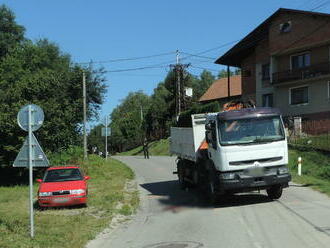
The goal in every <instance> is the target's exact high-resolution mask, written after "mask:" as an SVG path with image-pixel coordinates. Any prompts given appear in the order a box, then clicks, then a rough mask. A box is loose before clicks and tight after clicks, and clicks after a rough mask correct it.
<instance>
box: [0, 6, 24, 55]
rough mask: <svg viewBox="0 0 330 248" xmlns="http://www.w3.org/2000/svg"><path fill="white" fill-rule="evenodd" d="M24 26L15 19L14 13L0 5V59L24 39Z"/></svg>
mask: <svg viewBox="0 0 330 248" xmlns="http://www.w3.org/2000/svg"><path fill="white" fill-rule="evenodd" d="M24 31H25V29H24V27H23V26H21V25H18V24H17V23H16V21H15V15H14V13H13V12H12V11H11V10H10V9H9V8H7V7H6V6H5V5H0V59H1V58H3V57H4V56H5V55H6V54H8V52H9V51H10V50H11V49H13V48H14V47H15V46H17V45H18V44H19V43H20V42H22V41H23V40H24Z"/></svg>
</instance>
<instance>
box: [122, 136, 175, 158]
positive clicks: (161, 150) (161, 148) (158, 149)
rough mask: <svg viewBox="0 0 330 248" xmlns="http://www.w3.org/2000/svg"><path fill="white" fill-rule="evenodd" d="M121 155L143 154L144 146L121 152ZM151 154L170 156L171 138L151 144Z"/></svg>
mask: <svg viewBox="0 0 330 248" xmlns="http://www.w3.org/2000/svg"><path fill="white" fill-rule="evenodd" d="M118 155H121V156H138V155H139V156H143V147H142V146H139V147H136V148H134V149H132V150H130V151H126V152H122V153H119V154H118ZM149 155H150V156H169V155H170V152H169V139H161V140H156V141H153V142H151V143H150V144H149Z"/></svg>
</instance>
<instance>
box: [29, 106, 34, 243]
mask: <svg viewBox="0 0 330 248" xmlns="http://www.w3.org/2000/svg"><path fill="white" fill-rule="evenodd" d="M31 112H32V107H31V105H28V122H29V123H28V126H29V128H28V132H29V184H30V229H31V230H30V231H31V233H30V235H31V238H33V237H34V215H33V168H32V166H33V164H32V127H31V124H32V113H31Z"/></svg>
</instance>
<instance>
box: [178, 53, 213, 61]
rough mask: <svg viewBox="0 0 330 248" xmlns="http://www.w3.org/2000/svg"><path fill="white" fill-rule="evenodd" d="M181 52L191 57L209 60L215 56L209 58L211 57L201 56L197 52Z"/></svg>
mask: <svg viewBox="0 0 330 248" xmlns="http://www.w3.org/2000/svg"><path fill="white" fill-rule="evenodd" d="M181 53H183V54H186V55H189V56H191V57H197V58H203V59H210V60H215V59H216V58H211V57H207V56H201V55H197V54H191V53H186V52H181Z"/></svg>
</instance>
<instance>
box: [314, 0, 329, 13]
mask: <svg viewBox="0 0 330 248" xmlns="http://www.w3.org/2000/svg"><path fill="white" fill-rule="evenodd" d="M329 3H330V1H325V2H324V3H322V4H320V5H318V6H316V7H315V8H313V9H311V10H312V11H314V10H316V9H319V8H321V7H324V6H325V5H328V4H329Z"/></svg>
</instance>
